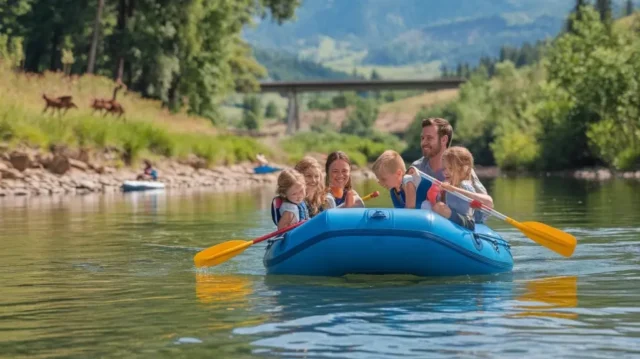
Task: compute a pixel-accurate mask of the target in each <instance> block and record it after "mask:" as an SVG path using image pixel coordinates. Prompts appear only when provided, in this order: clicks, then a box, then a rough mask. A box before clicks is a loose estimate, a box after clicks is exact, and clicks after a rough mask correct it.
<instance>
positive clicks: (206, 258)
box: [193, 191, 380, 267]
mask: <svg viewBox="0 0 640 359" xmlns="http://www.w3.org/2000/svg"><path fill="white" fill-rule="evenodd" d="M379 195H380V192H378V191H375V192H373V193H370V194H368V195H366V196H364V197H362V200H363V201H366V200H368V199H370V198H375V197H378V196H379ZM305 222H306V220H304V221H300V222H298V223H294V224H292V225H290V226H288V227H284V228H282V229H279V230H277V231H275V232H271V233H269V234H265V235H264V236H262V237H258V238H256V239H254V240H252V241H244V240H241V239H236V240H231V241H227V242H224V243H220V244H216V245H215V246H213V247H209V248H207V249H205V250H202V251H200V252H198V253H197V254H196V255H195V257H193V262H194V264H195V265H196V267H210V266H217V265H218V264H220V263H224V262H226V261H228V260H229V259H231V258H233V257H235V256H237V255H238V254H240V253H242V252H244V250H245V249H247V248H249V247H251V246H252V245H254V244H256V243H260V242H262V241H264V240H267V239H269V238H272V237H275V236H277V235H279V234H282V233H285V232H287V231H290V230H292V229H294V228H296V227H298V226H300V225H302V224H303V223H305Z"/></svg>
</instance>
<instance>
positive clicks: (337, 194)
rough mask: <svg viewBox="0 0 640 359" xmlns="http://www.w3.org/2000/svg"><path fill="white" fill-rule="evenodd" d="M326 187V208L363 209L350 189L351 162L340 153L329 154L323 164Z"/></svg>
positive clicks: (360, 202) (355, 193) (344, 154)
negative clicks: (341, 206)
mask: <svg viewBox="0 0 640 359" xmlns="http://www.w3.org/2000/svg"><path fill="white" fill-rule="evenodd" d="M325 171H326V179H325V185H326V186H327V197H326V198H327V203H326V208H327V209H329V208H336V207H338V206H340V205H343V207H346V208H349V207H364V202H363V201H362V198H360V196H359V195H358V193H357V192H356V191H355V190H354V189H353V188H352V187H351V161H350V160H349V156H347V154H346V153H344V152H342V151H336V152H332V153H331V154H329V156H328V157H327V163H326V164H325Z"/></svg>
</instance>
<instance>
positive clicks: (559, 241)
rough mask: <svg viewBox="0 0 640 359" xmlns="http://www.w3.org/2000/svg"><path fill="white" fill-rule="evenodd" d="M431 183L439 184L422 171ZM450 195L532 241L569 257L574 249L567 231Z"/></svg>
mask: <svg viewBox="0 0 640 359" xmlns="http://www.w3.org/2000/svg"><path fill="white" fill-rule="evenodd" d="M423 174H424V175H425V176H426V177H427V178H428V179H429V180H431V182H432V183H435V184H436V185H438V186H440V184H441V182H440V181H438V180H437V179H435V178H433V177H431V176H429V175H427V174H426V173H423ZM447 192H449V193H451V194H452V195H454V196H456V197H458V198H461V199H463V200H465V201H467V202H469V203H471V207H472V208H479V209H480V210H482V211H483V212H485V213H487V214H490V215H492V216H494V217H497V218H499V219H501V220H503V221H505V222H507V223H509V224H510V225H512V226H514V227H516V228H517V229H519V230H520V232H522V233H523V234H524V235H525V236H527V237H529V238H530V239H532V240H533V241H534V242H536V243H538V244H540V245H542V246H545V247H547V248H549V249H551V250H552V251H554V252H556V253H559V254H561V255H563V256H565V257H571V255H572V254H573V251H574V250H575V249H576V243H577V240H576V237H574V236H572V235H570V234H569V233H566V232H563V231H561V230H559V229H557V228H553V227H551V226H548V225H546V224H544V223H540V222H522V223H521V222H518V221H516V220H515V219H513V218H509V217H507V216H505V215H504V214H502V213H500V212H498V211H496V210H494V209H491V208H489V207H487V206H485V205H484V204H482V203H480V202H479V201H476V200H472V199H471V198H469V197H467V196H465V195H463V194H461V193H458V192H453V191H447Z"/></svg>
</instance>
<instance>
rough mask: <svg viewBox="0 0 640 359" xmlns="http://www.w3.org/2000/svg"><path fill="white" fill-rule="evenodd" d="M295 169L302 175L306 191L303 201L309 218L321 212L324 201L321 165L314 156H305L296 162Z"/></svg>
mask: <svg viewBox="0 0 640 359" xmlns="http://www.w3.org/2000/svg"><path fill="white" fill-rule="evenodd" d="M295 170H296V171H298V172H300V173H302V175H303V176H304V181H305V185H306V192H307V196H306V198H305V203H306V205H307V208H308V209H309V217H310V218H311V217H313V216H315V215H316V214H318V213H320V212H322V209H323V208H322V207H323V205H324V204H325V202H326V197H325V193H324V183H323V181H322V167H321V166H320V163H318V161H317V160H316V159H315V158H313V157H310V156H306V157H304V158H303V159H302V160H300V162H298V163H297V164H296V167H295Z"/></svg>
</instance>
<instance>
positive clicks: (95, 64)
mask: <svg viewBox="0 0 640 359" xmlns="http://www.w3.org/2000/svg"><path fill="white" fill-rule="evenodd" d="M299 4H300V0H210V1H202V0H183V1H166V0H118V1H103V0H97V1H96V0H94V1H84V0H59V1H55V2H52V1H50V0H0V31H1V32H2V33H5V34H9V36H10V37H12V38H13V37H22V38H24V44H25V56H26V57H25V69H26V70H27V71H33V72H41V71H43V70H46V69H49V70H53V71H57V70H59V69H61V68H62V65H63V64H62V62H61V52H62V50H63V48H64V46H65V45H64V44H63V41H64V39H66V38H70V39H71V43H72V44H73V48H74V49H75V50H74V51H75V54H76V58H75V62H74V63H73V64H71V65H70V70H71V71H72V72H74V73H76V72H77V73H82V72H84V71H87V72H97V73H100V74H101V75H105V76H109V77H112V78H114V79H120V80H122V82H124V83H125V84H126V85H127V87H128V88H129V89H131V90H133V91H139V92H141V93H142V94H143V95H144V96H147V97H152V98H156V99H160V100H162V101H163V102H164V103H165V104H167V105H169V106H170V107H171V108H172V109H173V110H179V109H180V107H181V106H183V99H185V100H186V102H188V104H189V112H190V113H195V114H198V115H201V116H204V117H208V118H210V119H211V120H215V119H216V118H217V117H218V116H217V115H218V114H217V105H218V103H219V101H220V99H221V98H222V97H223V96H225V95H226V94H228V93H229V92H231V91H234V90H238V91H247V90H255V89H256V88H257V86H258V78H262V77H264V76H265V75H266V71H265V69H264V68H263V67H262V66H260V65H259V64H258V63H257V62H256V61H255V59H254V58H253V55H252V52H251V49H250V47H249V46H248V45H247V44H246V42H245V41H244V40H242V38H241V32H242V29H243V28H244V27H245V26H246V25H247V24H250V23H251V22H252V21H253V19H255V18H256V17H262V18H266V17H267V16H269V17H270V18H271V19H272V20H273V21H275V22H277V23H279V24H280V23H282V22H284V21H286V20H288V19H290V18H291V17H292V16H293V15H294V13H295V9H296V8H297V7H298V6H299Z"/></svg>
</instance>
